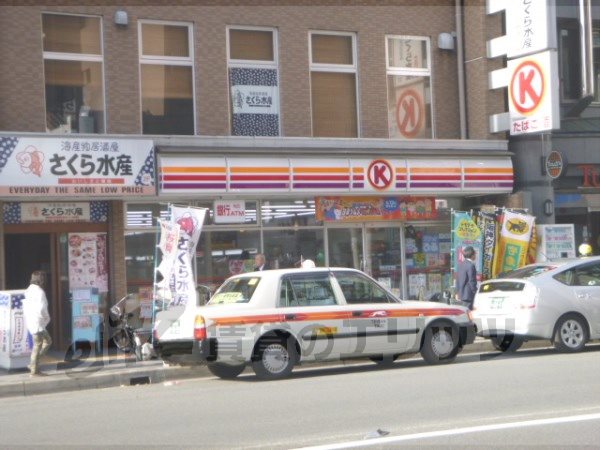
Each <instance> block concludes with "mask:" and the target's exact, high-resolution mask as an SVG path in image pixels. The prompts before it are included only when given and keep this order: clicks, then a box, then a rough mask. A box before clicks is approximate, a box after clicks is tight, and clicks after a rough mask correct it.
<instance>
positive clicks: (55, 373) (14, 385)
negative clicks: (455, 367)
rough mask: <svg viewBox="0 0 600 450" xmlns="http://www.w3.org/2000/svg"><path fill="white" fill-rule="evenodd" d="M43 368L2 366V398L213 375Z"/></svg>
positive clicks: (56, 364)
mask: <svg viewBox="0 0 600 450" xmlns="http://www.w3.org/2000/svg"><path fill="white" fill-rule="evenodd" d="M549 345H550V344H549V342H548V341H532V342H526V343H525V344H524V345H523V347H522V348H523V349H528V348H543V347H548V346H549ZM495 351H496V350H494V348H493V347H492V345H491V343H490V342H489V340H487V339H483V338H477V339H476V340H475V342H474V343H473V344H471V345H468V346H466V347H465V348H464V349H463V351H462V353H461V354H469V353H488V352H495ZM358 361H360V360H358ZM335 363H336V364H339V362H335ZM41 370H42V371H43V372H44V373H46V374H47V376H41V377H30V376H29V372H28V371H27V370H26V369H16V370H10V371H8V370H5V369H0V398H3V397H19V396H31V395H37V394H50V393H54V392H65V391H78V390H84V389H99V388H107V387H117V386H132V385H136V384H148V383H152V384H156V383H163V382H169V381H175V380H182V379H189V378H203V377H209V376H212V375H211V374H210V372H209V371H208V369H207V368H206V366H195V367H181V366H165V365H164V364H163V362H162V361H160V360H150V361H136V360H135V358H133V357H130V356H128V355H126V354H122V353H120V354H114V353H113V354H110V355H103V356H102V355H101V356H97V357H90V358H85V359H82V360H73V361H65V357H64V354H62V353H60V352H50V354H49V355H47V356H46V357H45V359H44V361H43V364H42V366H41Z"/></svg>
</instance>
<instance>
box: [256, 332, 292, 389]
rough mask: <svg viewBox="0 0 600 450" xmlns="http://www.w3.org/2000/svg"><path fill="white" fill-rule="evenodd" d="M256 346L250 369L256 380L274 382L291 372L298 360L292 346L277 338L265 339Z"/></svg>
mask: <svg viewBox="0 0 600 450" xmlns="http://www.w3.org/2000/svg"><path fill="white" fill-rule="evenodd" d="M257 345H258V349H257V352H256V358H255V359H254V360H253V361H252V369H253V370H254V373H255V374H256V376H257V377H258V378H260V379H263V380H276V379H278V378H285V377H287V376H288V375H289V374H290V373H291V372H292V369H293V368H294V365H295V364H296V361H297V358H298V357H297V354H296V352H295V350H294V346H293V345H290V343H289V342H286V341H285V340H284V339H282V338H279V337H265V338H263V339H261V340H260V341H259V342H258V344H257Z"/></svg>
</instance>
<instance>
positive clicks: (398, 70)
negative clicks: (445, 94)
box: [384, 34, 437, 139]
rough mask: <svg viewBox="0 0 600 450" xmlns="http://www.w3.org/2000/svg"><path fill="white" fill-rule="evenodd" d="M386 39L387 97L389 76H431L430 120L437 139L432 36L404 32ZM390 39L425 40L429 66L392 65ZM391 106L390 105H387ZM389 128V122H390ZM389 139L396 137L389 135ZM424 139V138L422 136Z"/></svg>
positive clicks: (432, 133) (434, 137)
mask: <svg viewBox="0 0 600 450" xmlns="http://www.w3.org/2000/svg"><path fill="white" fill-rule="evenodd" d="M384 39H385V84H386V98H387V95H388V94H387V93H388V92H389V89H390V86H389V77H390V76H404V77H429V92H430V95H431V112H430V117H429V120H430V121H431V138H430V139H436V138H437V137H436V125H435V114H434V111H435V95H434V92H433V84H434V77H433V59H432V53H431V37H429V36H412V35H404V34H386V35H385V36H384ZM390 39H402V40H413V41H415V40H416V41H425V44H426V52H427V68H415V67H395V66H390V58H389V54H390V53H389V52H390V44H389V42H390ZM386 107H387V108H389V105H386ZM388 130H389V124H388ZM388 139H394V138H392V137H391V136H390V135H389V132H388ZM421 139H423V138H421Z"/></svg>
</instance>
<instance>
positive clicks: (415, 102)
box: [396, 89, 425, 138]
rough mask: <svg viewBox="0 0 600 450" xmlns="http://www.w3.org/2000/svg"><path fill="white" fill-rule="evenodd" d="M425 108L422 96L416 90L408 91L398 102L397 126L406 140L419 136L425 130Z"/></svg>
mask: <svg viewBox="0 0 600 450" xmlns="http://www.w3.org/2000/svg"><path fill="white" fill-rule="evenodd" d="M424 115H425V106H424V105H423V98H422V95H421V94H420V93H419V92H417V91H416V90H414V89H406V90H405V91H404V92H403V93H402V94H401V95H400V98H398V101H397V102H396V124H397V125H398V131H400V134H401V135H402V136H404V137H406V138H413V137H415V136H417V135H418V134H419V133H420V132H421V129H422V128H423V122H424Z"/></svg>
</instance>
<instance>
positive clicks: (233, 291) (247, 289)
mask: <svg viewBox="0 0 600 450" xmlns="http://www.w3.org/2000/svg"><path fill="white" fill-rule="evenodd" d="M259 282H260V278H259V277H243V278H234V279H232V280H229V281H226V282H225V283H224V284H223V285H222V286H221V287H220V288H219V289H218V290H217V292H215V295H213V296H212V297H211V299H210V301H209V302H208V305H223V304H226V303H248V302H249V301H250V299H251V298H252V295H253V294H254V291H255V290H256V286H258V283H259Z"/></svg>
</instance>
